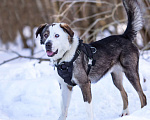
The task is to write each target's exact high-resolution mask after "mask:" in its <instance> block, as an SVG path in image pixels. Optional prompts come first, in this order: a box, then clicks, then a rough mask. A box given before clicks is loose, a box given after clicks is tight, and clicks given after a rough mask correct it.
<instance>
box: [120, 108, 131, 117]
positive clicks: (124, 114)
mask: <svg viewBox="0 0 150 120" xmlns="http://www.w3.org/2000/svg"><path fill="white" fill-rule="evenodd" d="M129 114H130V113H129V109H128V107H127V108H126V109H125V110H123V111H122V115H121V116H126V115H129Z"/></svg>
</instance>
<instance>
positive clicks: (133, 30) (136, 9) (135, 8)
mask: <svg viewBox="0 0 150 120" xmlns="http://www.w3.org/2000/svg"><path fill="white" fill-rule="evenodd" d="M123 5H124V7H125V9H126V12H127V16H128V25H127V28H126V30H125V32H124V34H123V36H124V37H125V38H128V39H130V40H131V41H133V40H134V39H135V37H136V35H137V32H138V31H139V30H140V29H141V28H142V26H143V18H142V13H141V10H140V6H139V4H138V2H137V0H123Z"/></svg>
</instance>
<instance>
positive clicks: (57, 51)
mask: <svg viewBox="0 0 150 120" xmlns="http://www.w3.org/2000/svg"><path fill="white" fill-rule="evenodd" d="M123 5H124V7H125V10H126V12H127V16H128V24H127V28H126V30H125V32H124V33H123V34H122V35H112V36H109V37H106V38H104V39H102V40H99V41H96V42H92V43H90V44H89V46H91V47H93V48H95V53H94V54H93V58H92V59H94V60H96V62H95V65H94V66H91V69H90V71H89V74H87V72H86V71H87V69H88V65H89V61H90V60H91V59H88V56H87V55H86V54H85V52H84V51H83V50H80V53H79V54H77V53H78V51H77V50H78V48H79V45H80V44H81V46H80V48H81V49H82V45H83V44H82V43H80V39H79V38H78V36H76V35H75V34H74V32H73V31H72V29H71V28H70V27H69V25H67V24H66V23H53V24H52V25H49V24H47V23H45V24H41V25H40V26H39V27H38V29H37V31H36V37H37V36H38V34H40V38H41V40H40V41H41V45H42V46H44V49H45V51H46V53H47V56H48V57H50V59H51V61H53V64H54V65H55V66H56V67H57V69H58V66H59V65H61V67H63V64H62V63H64V62H65V63H70V61H72V59H74V58H75V59H74V61H73V62H72V64H71V67H70V66H69V68H71V69H70V70H71V73H69V75H71V77H70V79H69V80H70V83H69V82H67V80H66V79H65V78H63V77H62V76H61V75H60V72H59V71H58V81H59V84H60V88H61V91H62V102H61V115H60V117H59V120H66V118H67V112H68V107H69V103H70V98H71V93H72V88H73V87H74V85H78V86H79V87H80V88H81V91H82V94H83V99H84V102H85V104H86V106H87V113H88V119H89V120H93V113H92V95H91V83H96V82H98V81H99V80H100V79H101V78H102V77H103V76H104V75H105V74H106V73H107V72H108V71H111V76H112V80H113V83H114V85H115V86H116V87H117V88H118V90H119V91H120V93H121V96H122V100H123V111H122V116H124V115H128V114H129V110H128V97H127V93H126V91H125V89H124V87H123V84H122V80H123V78H122V77H123V73H125V76H126V77H127V78H128V80H129V81H130V83H131V84H132V86H133V87H134V88H135V90H136V91H137V93H138V95H139V98H140V101H141V108H143V107H144V106H145V105H147V100H146V96H145V94H144V93H143V90H142V88H141V84H140V79H139V73H138V63H139V51H138V49H137V47H136V46H135V45H134V44H133V40H134V39H135V38H136V35H137V32H138V31H139V30H140V29H141V28H142V25H143V19H142V14H141V10H140V7H139V4H138V2H137V0H123ZM76 54H77V55H76Z"/></svg>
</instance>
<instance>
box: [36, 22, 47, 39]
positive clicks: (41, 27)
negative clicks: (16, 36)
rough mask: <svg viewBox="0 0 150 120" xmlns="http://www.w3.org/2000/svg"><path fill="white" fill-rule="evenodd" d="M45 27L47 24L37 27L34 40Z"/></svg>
mask: <svg viewBox="0 0 150 120" xmlns="http://www.w3.org/2000/svg"><path fill="white" fill-rule="evenodd" d="M46 25H48V24H47V23H44V24H41V25H40V26H39V27H38V29H37V31H36V38H37V36H38V34H41V32H42V30H43V29H44V28H45V27H46Z"/></svg>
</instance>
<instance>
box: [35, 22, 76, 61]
mask: <svg viewBox="0 0 150 120" xmlns="http://www.w3.org/2000/svg"><path fill="white" fill-rule="evenodd" d="M38 34H40V37H41V40H40V43H41V45H43V46H44V49H45V51H46V53H47V56H48V57H52V58H53V59H54V60H57V59H60V58H61V57H63V55H64V54H65V53H66V51H68V50H69V49H70V47H71V44H72V42H73V36H74V32H73V31H72V30H71V28H70V27H69V26H68V25H67V24H66V23H53V24H52V25H49V24H47V23H45V24H41V25H40V26H39V27H38V29H37V31H36V37H37V36H38Z"/></svg>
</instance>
